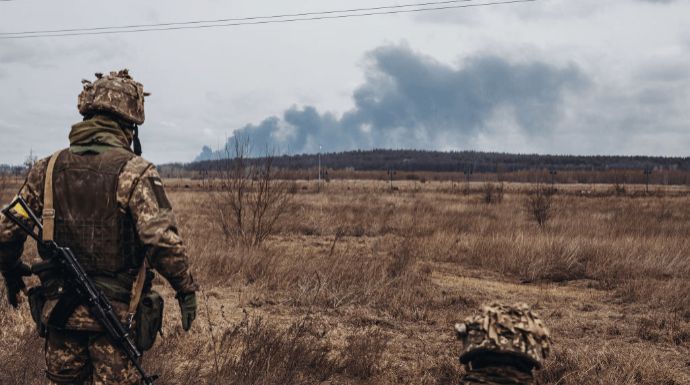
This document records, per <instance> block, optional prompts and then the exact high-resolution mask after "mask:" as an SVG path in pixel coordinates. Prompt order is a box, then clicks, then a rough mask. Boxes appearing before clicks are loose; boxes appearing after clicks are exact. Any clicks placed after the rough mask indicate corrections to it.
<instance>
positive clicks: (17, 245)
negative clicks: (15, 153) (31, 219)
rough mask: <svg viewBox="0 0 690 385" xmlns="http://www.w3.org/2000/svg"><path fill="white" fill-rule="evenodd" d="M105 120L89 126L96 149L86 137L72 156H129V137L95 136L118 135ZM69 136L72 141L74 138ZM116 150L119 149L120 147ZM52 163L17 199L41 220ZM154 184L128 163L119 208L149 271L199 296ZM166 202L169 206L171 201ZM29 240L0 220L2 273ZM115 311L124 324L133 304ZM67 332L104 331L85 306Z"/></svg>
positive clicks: (137, 160)
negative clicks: (133, 230)
mask: <svg viewBox="0 0 690 385" xmlns="http://www.w3.org/2000/svg"><path fill="white" fill-rule="evenodd" d="M100 119H101V120H100V121H98V122H96V123H93V122H91V123H90V124H91V126H94V124H95V125H96V127H95V128H94V127H89V129H90V130H91V131H94V132H95V131H98V135H97V136H98V137H99V140H98V141H97V142H95V143H89V142H88V140H84V139H83V137H82V138H81V140H80V141H79V142H75V141H74V140H73V141H72V143H71V147H70V150H71V151H73V152H80V151H97V152H98V151H109V150H113V149H117V150H122V149H126V150H128V151H129V147H128V146H126V145H125V144H126V143H127V138H126V135H125V136H124V140H121V139H122V138H115V137H113V136H112V135H111V136H110V137H108V135H104V131H103V130H96V128H98V125H99V124H100V125H105V126H109V128H110V130H111V131H112V132H116V131H113V130H112V129H113V127H116V126H114V125H116V124H117V123H115V122H114V121H108V120H107V119H103V118H102V117H101V118H100ZM85 123H88V122H85ZM86 125H88V124H86ZM83 126H84V124H83V123H80V124H77V125H75V126H74V127H73V130H72V131H73V134H74V132H75V128H76V127H82V128H83ZM105 131H107V129H106V130H105ZM118 131H119V130H118ZM70 136H71V137H72V134H71V135H70ZM108 139H111V140H108ZM117 144H120V145H119V146H117ZM48 161H49V158H46V159H42V160H40V161H38V162H37V163H36V164H35V165H34V167H33V168H32V169H31V171H30V172H29V174H28V176H27V178H26V181H25V182H24V185H23V186H22V188H21V189H20V191H19V193H18V194H19V195H20V196H21V197H23V198H24V199H25V200H26V202H27V203H28V204H29V206H30V207H31V209H32V210H34V212H36V213H37V214H38V215H39V216H40V214H41V213H42V211H43V187H44V183H45V174H46V170H47V166H48ZM152 181H160V176H159V174H158V172H157V171H156V169H155V167H154V166H153V165H152V164H151V163H149V162H147V161H146V160H144V159H143V158H141V157H138V156H134V157H133V158H132V159H131V160H129V162H127V164H126V165H125V167H124V168H123V170H122V172H121V173H120V176H119V178H118V190H117V203H118V206H119V208H120V209H122V210H123V212H124V211H129V212H130V213H131V215H132V218H133V220H134V224H135V227H136V233H137V235H138V237H139V240H140V241H141V243H142V244H143V246H144V248H145V257H146V260H147V261H148V264H149V266H150V267H152V268H153V269H155V270H156V271H157V272H158V273H160V274H161V275H162V276H163V277H164V278H165V279H166V280H167V281H168V282H169V283H170V285H171V286H172V287H173V289H174V290H175V291H176V292H178V293H189V292H194V291H196V290H197V286H196V284H195V283H194V280H193V278H192V276H191V274H190V272H189V265H188V258H187V254H186V249H185V246H184V244H183V241H182V239H181V237H180V235H179V233H178V230H177V224H176V220H175V216H174V214H173V211H172V209H171V208H170V206H169V204H160V200H161V192H160V191H161V187H160V186H158V187H157V188H158V191H156V186H153V185H152V183H153V182H152ZM159 183H160V182H159ZM157 192H158V195H157V194H156V193H157ZM163 195H164V193H163ZM163 198H164V199H166V201H167V198H165V197H163ZM166 203H167V202H166ZM26 238H27V237H26V235H25V234H23V232H22V231H21V230H20V229H19V228H18V227H17V226H16V225H14V224H13V223H11V222H10V221H9V220H8V219H7V218H5V217H4V216H2V215H0V270H2V271H6V270H8V269H10V268H11V267H12V266H14V265H15V264H16V263H17V261H18V260H19V259H20V258H21V255H22V253H23V250H24V242H25V241H26ZM55 303H56V300H52V301H48V303H46V305H45V307H44V309H43V310H44V311H43V313H44V320H45V319H47V316H48V315H49V314H50V312H51V310H52V308H53V307H54V306H55ZM113 305H114V307H115V309H116V310H117V311H118V313H120V314H121V315H122V317H123V319H124V317H125V315H126V310H127V307H128V306H127V305H128V304H125V303H119V302H114V303H113ZM67 328H70V329H84V330H98V329H99V327H98V325H96V323H95V321H94V320H93V319H91V317H90V316H89V315H88V311H87V310H86V309H85V308H84V307H83V306H81V307H79V308H77V310H76V311H75V312H74V315H73V316H72V317H71V318H70V319H69V321H68V323H67Z"/></svg>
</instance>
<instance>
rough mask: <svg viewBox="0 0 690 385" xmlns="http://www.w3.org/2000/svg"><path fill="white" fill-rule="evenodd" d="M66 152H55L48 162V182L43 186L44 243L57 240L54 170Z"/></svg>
mask: <svg viewBox="0 0 690 385" xmlns="http://www.w3.org/2000/svg"><path fill="white" fill-rule="evenodd" d="M62 151H64V150H60V151H57V152H55V153H54V154H53V155H52V156H51V157H50V160H49V161H48V168H47V169H46V180H45V183H44V184H43V215H42V216H43V218H42V219H43V241H44V242H48V241H52V240H54V239H55V207H54V204H53V170H54V169H55V162H57V158H58V157H59V156H60V154H61V153H62Z"/></svg>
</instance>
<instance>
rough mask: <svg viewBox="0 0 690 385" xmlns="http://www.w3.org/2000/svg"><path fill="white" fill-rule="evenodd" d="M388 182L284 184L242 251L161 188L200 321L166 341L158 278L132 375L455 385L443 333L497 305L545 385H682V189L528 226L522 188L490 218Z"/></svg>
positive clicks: (489, 208)
mask: <svg viewBox="0 0 690 385" xmlns="http://www.w3.org/2000/svg"><path fill="white" fill-rule="evenodd" d="M169 184H173V185H174V184H175V182H174V181H173V182H171V183H169ZM396 186H398V187H399V190H398V191H393V192H391V191H390V190H389V188H388V185H387V184H386V182H385V181H340V180H334V181H331V182H330V183H328V184H324V185H323V186H322V187H321V188H320V190H317V188H316V185H315V183H313V182H300V181H298V182H297V187H296V189H295V190H294V191H293V192H294V193H295V195H294V197H293V199H294V201H293V203H294V206H295V208H294V210H292V211H291V212H290V213H289V215H287V216H284V217H281V218H280V219H279V220H278V222H277V223H276V225H275V228H274V230H275V231H274V233H273V234H272V235H271V236H270V237H269V238H267V240H266V242H265V243H264V244H263V246H262V247H259V248H256V247H254V248H241V247H232V246H229V245H228V244H227V243H226V240H225V238H224V236H223V235H222V230H221V228H220V225H219V224H218V221H217V220H215V219H214V218H216V216H217V212H216V211H214V207H213V206H212V205H211V204H210V203H211V202H212V199H211V197H210V196H209V195H208V193H204V192H202V191H197V190H193V189H188V188H184V187H183V188H180V189H173V191H171V193H170V196H171V200H172V201H173V205H174V206H175V208H176V210H177V216H178V220H179V222H180V228H181V231H182V234H183V235H184V237H185V239H186V240H187V245H188V249H189V254H190V258H191V264H192V267H193V270H194V273H195V276H196V277H197V278H198V280H199V281H200V282H201V284H202V286H203V293H200V296H199V299H200V314H199V318H198V320H197V322H196V324H195V325H194V328H193V329H192V331H191V332H190V333H189V334H185V333H183V332H182V331H181V328H180V326H179V323H180V321H179V315H178V309H177V307H176V304H175V300H174V299H173V294H174V293H172V292H171V291H170V290H169V289H168V288H167V287H166V286H165V285H163V284H162V281H157V283H158V288H159V289H160V290H161V291H162V292H163V294H164V296H165V298H166V300H167V302H168V304H169V305H168V306H167V308H166V325H165V329H164V338H162V339H160V340H159V342H158V343H157V344H156V346H155V347H154V349H153V351H151V352H149V353H148V354H147V359H146V365H147V367H149V368H151V369H153V371H156V372H158V373H159V374H161V375H162V376H163V378H162V381H161V382H160V383H161V384H175V385H177V384H211V383H237V384H269V383H270V384H277V383H280V384H325V383H328V384H401V383H402V384H424V385H427V384H428V385H431V384H457V383H458V380H459V376H460V375H461V373H462V369H461V368H460V365H459V364H458V363H457V354H458V352H459V348H460V347H459V346H458V345H457V343H456V341H454V339H453V334H452V325H453V323H454V322H457V321H458V320H460V319H462V318H464V317H466V316H468V315H471V314H473V313H474V312H475V311H476V309H477V308H478V306H479V305H480V304H481V303H484V302H488V301H491V300H499V301H504V302H516V301H524V302H528V303H530V304H532V305H533V306H534V307H535V309H536V310H537V312H538V313H540V314H541V315H542V318H544V319H545V321H546V323H547V324H548V325H549V326H550V327H551V329H552V331H553V334H554V340H555V346H554V352H555V353H554V357H553V358H552V359H551V360H549V361H548V362H547V365H546V367H545V369H544V370H543V371H542V372H541V373H539V378H540V380H541V381H542V383H544V384H552V385H555V384H558V385H571V384H578V385H594V384H645V385H646V384H669V385H670V384H690V374H689V373H690V360H689V359H688V357H689V356H690V280H688V278H687V277H688V276H689V275H690V258H688V255H690V240H688V239H686V238H687V234H690V209H688V207H690V206H688V203H690V198H688V195H687V193H686V192H683V191H681V190H677V189H676V190H674V191H672V192H668V193H666V192H664V191H663V189H661V188H656V187H655V188H653V190H654V191H658V192H657V193H655V194H654V195H650V196H646V195H644V194H635V193H634V192H633V190H634V188H633V187H632V186H626V187H628V188H627V190H626V192H621V191H616V189H614V188H612V187H611V186H593V185H587V186H586V188H587V191H589V192H587V193H583V192H582V191H583V190H582V189H583V187H574V186H558V189H559V192H558V193H557V194H556V195H555V196H554V197H553V201H552V205H553V211H552V213H553V215H552V216H551V218H550V219H549V221H548V223H547V225H546V226H539V225H538V224H537V222H535V220H534V219H533V217H532V216H531V214H530V213H529V212H527V211H526V210H525V203H524V202H525V200H526V199H527V192H528V191H529V190H531V189H533V187H534V186H530V185H517V184H506V185H505V188H504V190H503V199H502V203H501V204H485V203H484V202H486V186H484V185H473V188H472V190H471V194H469V195H468V196H465V195H462V192H461V189H460V188H458V187H456V188H453V184H452V183H450V182H444V183H441V182H433V181H432V182H427V183H419V182H418V181H399V182H396ZM492 201H493V198H492ZM2 301H3V302H4V299H2ZM2 306H4V307H2V308H1V309H0V311H1V313H0V327H2V329H0V330H2V337H3V338H2V342H0V345H1V346H2V347H3V349H2V350H1V351H0V373H1V374H0V383H2V384H5V383H8V384H12V385H14V384H42V383H43V382H42V381H43V380H42V379H41V370H40V368H37V366H36V365H26V364H25V363H24V362H26V360H27V359H29V358H28V357H36V356H37V354H38V353H37V352H38V351H39V350H40V348H41V346H40V340H38V339H37V338H35V337H31V335H32V330H31V328H30V321H29V315H28V312H27V310H26V307H24V308H23V309H22V311H21V312H19V313H17V312H14V311H11V310H10V309H8V308H7V307H6V306H5V305H4V303H3V305H2ZM25 339H28V340H29V341H30V342H29V343H28V344H23V343H21V341H24V340H25ZM17 357H18V358H17ZM1 376H4V377H1ZM10 379H11V381H14V382H10Z"/></svg>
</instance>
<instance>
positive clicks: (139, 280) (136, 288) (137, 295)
mask: <svg viewBox="0 0 690 385" xmlns="http://www.w3.org/2000/svg"><path fill="white" fill-rule="evenodd" d="M144 281H146V258H144V261H143V262H142V263H141V267H140V268H139V273H138V274H137V277H136V278H135V279H134V285H132V295H131V299H130V301H129V309H128V310H127V313H128V314H127V319H128V323H130V324H131V320H132V319H134V314H136V312H137V307H139V301H140V300H141V294H142V292H143V290H144Z"/></svg>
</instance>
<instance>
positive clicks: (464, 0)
mask: <svg viewBox="0 0 690 385" xmlns="http://www.w3.org/2000/svg"><path fill="white" fill-rule="evenodd" d="M0 1H14V0H0ZM472 1H475V0H449V1H433V2H427V3H412V4H403V5H388V6H381V7H371V8H353V9H343V10H337V11H321V12H303V13H288V14H282V15H271V16H251V17H241V18H231V19H213V20H194V21H182V22H168V23H154V24H132V25H121V26H109V27H90V28H72V29H54V30H39V31H24V32H0V36H7V35H25V34H50V33H63V32H89V31H101V30H110V29H131V28H147V27H167V26H178V25H190V24H210V23H225V22H239V21H251V20H260V19H283V18H288V17H304V16H315V15H329V14H336V13H353V12H367V11H380V10H392V9H400V8H410V7H426V6H429V5H443V4H456V3H468V2H472Z"/></svg>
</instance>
